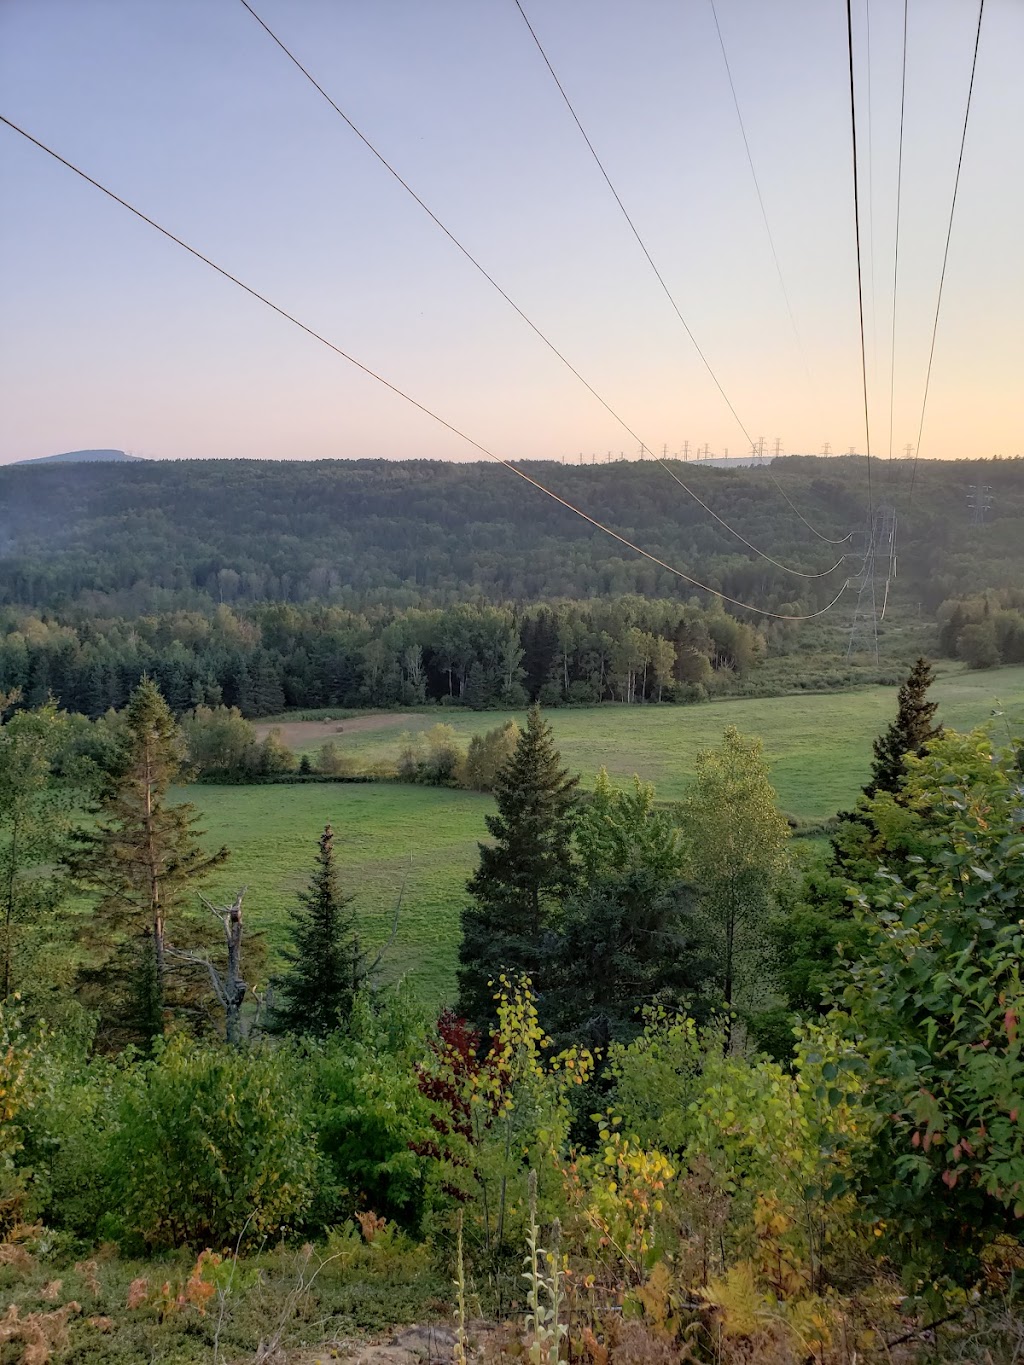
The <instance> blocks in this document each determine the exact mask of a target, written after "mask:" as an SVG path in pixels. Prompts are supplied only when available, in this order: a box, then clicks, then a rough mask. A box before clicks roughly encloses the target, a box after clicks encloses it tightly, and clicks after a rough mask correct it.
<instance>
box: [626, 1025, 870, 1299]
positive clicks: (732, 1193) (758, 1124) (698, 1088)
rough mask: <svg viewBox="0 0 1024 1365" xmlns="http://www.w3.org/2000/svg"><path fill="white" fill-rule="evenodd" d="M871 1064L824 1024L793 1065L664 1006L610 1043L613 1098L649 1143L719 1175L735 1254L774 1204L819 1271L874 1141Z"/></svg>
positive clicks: (750, 1242)
mask: <svg viewBox="0 0 1024 1365" xmlns="http://www.w3.org/2000/svg"><path fill="white" fill-rule="evenodd" d="M860 1070H861V1068H860V1067H859V1064H858V1060H857V1058H856V1057H855V1056H854V1055H853V1050H852V1049H851V1048H850V1047H849V1046H848V1045H844V1044H843V1043H842V1042H841V1041H840V1040H839V1039H838V1038H837V1037H836V1036H835V1035H834V1034H833V1033H831V1032H830V1031H828V1030H825V1029H823V1028H821V1027H813V1028H809V1029H807V1030H805V1032H804V1035H803V1037H802V1039H801V1042H800V1045H799V1046H798V1049H797V1053H796V1058H795V1064H794V1067H793V1068H792V1069H791V1070H790V1069H787V1068H784V1067H782V1066H780V1065H779V1064H778V1063H776V1062H774V1061H772V1060H770V1059H769V1058H766V1057H763V1056H743V1055H742V1054H739V1053H737V1052H735V1051H733V1050H731V1049H730V1046H729V1042H728V1031H727V1030H726V1029H725V1028H724V1027H723V1026H722V1025H721V1024H716V1025H712V1026H709V1027H707V1028H704V1029H701V1028H698V1026H697V1025H696V1024H695V1022H694V1021H693V1020H692V1019H690V1018H687V1017H686V1016H671V1015H666V1014H664V1013H663V1012H653V1013H649V1015H648V1018H647V1025H646V1027H645V1029H644V1032H643V1034H641V1036H640V1037H639V1038H637V1039H636V1040H635V1041H634V1042H633V1043H631V1044H630V1045H629V1046H628V1047H622V1046H619V1045H616V1046H613V1047H612V1049H611V1071H612V1074H613V1076H614V1078H615V1088H614V1091H613V1093H612V1104H613V1109H614V1113H615V1114H616V1116H617V1117H618V1118H619V1119H620V1120H621V1123H622V1126H623V1131H624V1132H625V1133H628V1134H630V1135H633V1136H635V1138H636V1140H638V1141H639V1143H640V1144H641V1145H642V1146H644V1147H646V1148H655V1149H660V1150H662V1151H667V1152H670V1153H673V1154H674V1155H675V1156H676V1157H677V1158H678V1160H679V1161H680V1162H681V1163H682V1164H683V1166H684V1167H686V1168H688V1169H689V1170H690V1171H691V1172H698V1171H701V1172H704V1173H705V1176H709V1177H710V1178H711V1180H712V1181H713V1184H714V1187H715V1189H716V1190H717V1191H718V1192H719V1193H720V1194H721V1195H723V1196H724V1197H725V1198H726V1200H727V1205H726V1207H727V1213H726V1219H725V1223H724V1228H725V1231H726V1232H727V1234H728V1235H729V1236H730V1237H731V1238H732V1239H733V1244H734V1254H736V1255H749V1254H751V1253H752V1252H753V1250H754V1248H755V1246H756V1243H757V1239H758V1235H759V1232H758V1229H759V1222H760V1220H761V1219H762V1218H764V1217H765V1216H766V1215H767V1213H768V1212H769V1209H770V1210H772V1211H773V1212H774V1213H775V1214H777V1215H778V1216H780V1217H781V1218H782V1220H783V1222H784V1224H785V1228H786V1230H787V1232H788V1233H789V1234H790V1237H791V1240H792V1242H793V1244H794V1247H795V1249H796V1250H797V1251H798V1254H799V1257H800V1260H801V1264H802V1265H803V1266H804V1268H805V1272H806V1273H807V1274H808V1275H809V1276H810V1277H811V1278H812V1279H814V1278H816V1276H817V1267H818V1266H819V1264H820V1262H821V1259H822V1257H823V1255H824V1249H825V1244H826V1242H827V1241H828V1240H829V1239H830V1238H831V1237H832V1236H833V1235H835V1234H837V1233H838V1231H839V1228H838V1225H837V1224H836V1221H835V1220H836V1219H837V1218H839V1217H840V1215H841V1214H845V1213H848V1211H849V1207H848V1205H847V1206H845V1207H844V1209H840V1208H839V1207H838V1205H836V1201H837V1200H839V1198H840V1196H842V1195H845V1193H846V1191H847V1190H848V1188H849V1186H850V1179H851V1175H852V1172H853V1170H854V1169H855V1165H856V1163H857V1161H858V1160H859V1159H860V1154H861V1153H862V1151H863V1149H864V1145H865V1142H866V1136H865V1135H866V1132H867V1125H866V1124H864V1123H863V1122H860V1126H858V1115H859V1112H860V1111H859V1100H860V1095H861V1093H862V1090H863V1080H862V1078H861V1075H860Z"/></svg>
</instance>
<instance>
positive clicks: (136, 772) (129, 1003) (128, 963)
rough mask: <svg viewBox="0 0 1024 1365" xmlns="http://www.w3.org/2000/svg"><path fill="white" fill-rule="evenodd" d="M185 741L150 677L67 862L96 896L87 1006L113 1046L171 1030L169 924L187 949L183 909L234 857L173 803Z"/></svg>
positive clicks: (86, 971) (87, 940) (87, 937)
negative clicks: (213, 846) (209, 841)
mask: <svg viewBox="0 0 1024 1365" xmlns="http://www.w3.org/2000/svg"><path fill="white" fill-rule="evenodd" d="M183 764H184V744H183V741H182V737H181V734H180V732H179V730H178V727H177V726H176V725H175V723H174V717H173V716H172V715H171V712H170V710H169V708H168V706H167V703H166V702H165V701H164V699H163V697H162V696H161V695H160V691H159V689H158V688H157V686H156V684H155V683H153V682H152V681H151V680H150V679H148V678H145V679H143V681H142V682H141V683H140V684H139V686H138V687H137V688H136V690H135V692H134V693H133V694H132V697H131V700H130V702H129V703H128V708H127V711H126V712H125V716H124V728H123V731H122V733H121V736H120V738H119V741H118V749H117V754H116V758H115V761H114V764H113V767H112V770H111V773H110V775H109V776H108V777H107V778H106V780H105V782H104V786H103V788H102V790H101V792H100V796H99V799H98V801H97V804H96V806H95V807H94V810H93V813H94V814H95V815H96V817H97V819H96V822H95V824H94V825H92V826H89V827H84V828H80V829H78V830H76V831H75V833H74V847H73V849H72V851H71V852H70V853H69V855H68V857H67V864H68V866H69V868H70V871H71V874H72V876H73V877H74V878H75V880H76V881H77V882H78V883H79V884H80V885H81V886H83V887H85V888H86V889H87V890H89V891H92V892H94V893H96V895H97V896H98V900H97V903H96V907H95V910H94V911H93V914H92V915H91V916H90V917H89V919H88V920H87V921H86V922H85V925H84V928H83V931H82V934H81V938H82V940H83V946H84V947H85V949H86V957H87V965H86V966H85V967H84V968H83V970H82V973H81V981H80V984H81V993H82V995H83V998H84V1000H85V1002H86V1003H87V1004H88V1005H90V1006H91V1007H93V1008H95V1009H97V1010H98V1012H99V1015H100V1028H101V1033H102V1034H103V1035H104V1036H105V1037H106V1038H107V1041H109V1042H112V1043H115V1044H116V1043H124V1042H135V1043H141V1044H142V1045H143V1046H147V1045H148V1044H150V1043H151V1042H152V1040H153V1039H154V1038H155V1037H157V1035H159V1034H161V1033H162V1032H163V1031H164V1026H165V1021H166V1014H167V1012H168V1010H169V1009H170V1008H171V1007H173V1005H175V1004H176V1003H178V1002H177V1001H175V1000H173V999H171V998H170V995H169V987H170V982H169V979H168V961H167V946H168V927H169V924H170V923H171V921H172V920H177V927H176V931H175V940H176V941H177V942H178V943H179V944H181V943H182V942H185V943H187V942H188V939H189V936H190V926H189V925H188V922H187V920H186V919H185V917H184V916H182V915H181V910H182V904H183V902H184V901H185V899H186V897H188V896H189V893H191V892H192V890H193V889H194V888H195V887H196V885H197V884H198V883H199V882H200V881H201V880H202V878H203V877H204V876H205V875H206V873H208V872H209V871H211V869H213V868H215V867H217V866H218V865H219V864H220V863H222V862H223V861H224V859H225V858H226V857H227V856H228V850H227V849H226V848H221V849H219V850H218V851H217V852H215V853H208V852H207V851H206V850H205V849H204V848H203V847H202V846H201V844H200V831H198V830H197V829H196V820H197V815H196V811H195V807H194V806H191V805H188V804H186V803H184V802H182V803H177V802H175V803H173V804H172V803H171V802H169V801H168V799H167V796H168V791H169V789H170V787H171V786H172V785H173V783H174V782H176V781H177V780H178V779H179V778H180V777H181V774H182V768H183Z"/></svg>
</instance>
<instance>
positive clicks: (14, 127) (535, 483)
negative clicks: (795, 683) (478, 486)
mask: <svg viewBox="0 0 1024 1365" xmlns="http://www.w3.org/2000/svg"><path fill="white" fill-rule="evenodd" d="M0 123H3V124H5V125H6V126H7V127H8V128H10V129H11V131H12V132H15V133H17V134H19V136H21V137H23V138H24V139H25V140H26V141H27V142H30V143H32V144H33V146H35V147H37V148H38V149H39V150H40V151H41V152H45V153H46V155H47V156H49V157H52V159H53V160H54V161H57V162H59V163H60V164H61V165H62V166H64V167H66V168H67V169H68V170H69V171H73V172H74V174H75V175H77V176H79V177H80V178H81V179H82V180H84V181H86V182H87V183H88V184H90V185H92V186H93V188H94V189H97V190H99V191H100V193H101V194H104V195H106V196H107V198H108V199H111V200H113V201H114V203H115V204H119V205H120V206H121V208H123V209H127V211H128V212H129V213H131V214H133V215H134V216H135V217H136V218H138V219H140V220H141V221H142V222H143V223H146V224H147V226H149V227H151V228H153V229H154V230H155V231H157V232H159V233H160V234H161V236H163V237H166V238H167V239H168V240H169V241H171V242H173V243H174V244H175V245H176V246H179V247H181V248H182V249H183V250H184V251H187V252H188V253H189V255H190V256H194V257H195V258H196V260H199V261H202V263H203V264H204V265H206V266H209V267H210V269H211V270H214V271H216V273H217V274H218V275H221V276H222V277H223V278H224V279H226V280H228V281H229V283H231V284H233V285H236V286H237V287H238V288H239V289H241V290H243V291H244V292H245V293H246V294H248V295H250V297H252V298H254V299H256V300H257V302H259V303H262V304H264V305H265V306H266V307H267V308H269V309H271V311H272V312H274V313H276V314H277V315H278V316H279V317H282V318H284V319H285V321H286V322H290V323H291V324H292V325H293V326H294V327H297V328H298V329H299V330H300V331H302V332H305V333H306V335H307V336H309V337H312V338H313V340H314V341H318V342H319V343H320V344H321V345H322V346H326V347H327V349H328V350H330V351H333V352H334V353H335V355H338V356H340V357H341V359H342V360H346V361H348V363H349V364H350V365H353V366H354V367H355V368H356V369H357V370H361V371H362V373H363V374H365V375H367V376H368V377H369V378H370V379H373V380H376V382H377V383H378V384H381V385H382V386H383V387H384V388H386V389H389V390H390V391H391V392H392V393H393V394H395V395H396V396H397V397H399V398H401V399H403V400H404V401H405V402H406V403H408V404H410V406H412V407H414V408H416V409H417V411H419V412H422V413H423V414H424V415H425V416H427V417H429V418H430V419H431V420H432V421H434V422H437V423H438V425H439V426H442V427H444V428H445V430H446V431H450V432H451V433H452V434H453V435H454V436H457V437H458V438H459V439H460V440H462V441H465V442H466V443H467V444H468V445H470V446H472V447H473V449H474V450H479V451H480V453H481V454H483V455H486V456H487V458H488V459H490V460H493V461H494V462H495V463H496V464H500V465H501V466H502V467H503V468H504V469H507V470H508V471H509V473H511V474H515V475H516V476H517V477H518V478H520V479H523V480H524V481H525V482H526V483H528V484H530V485H531V486H532V487H534V488H536V489H537V491H538V492H540V493H543V494H545V495H546V496H547V497H549V498H551V499H552V500H553V501H554V502H557V503H558V504H559V505H560V506H562V507H564V508H566V510H567V511H570V512H572V513H573V514H574V515H575V516H578V517H580V518H582V520H584V521H585V522H587V523H588V524H589V525H591V526H593V527H594V528H595V530H598V531H601V532H603V534H605V535H607V536H610V537H611V538H612V539H613V540H616V541H618V543H619V544H620V545H624V546H625V547H626V548H627V549H629V550H632V551H633V552H634V553H635V554H638V555H640V556H641V557H642V558H644V559H646V560H649V561H650V562H651V563H652V564H656V565H658V567H659V568H662V569H665V570H666V571H667V572H668V573H671V574H674V575H675V576H676V577H677V578H680V579H682V580H683V581H684V582H686V583H689V584H691V585H692V586H693V587H695V588H699V589H700V590H701V591H702V592H707V593H710V594H711V595H712V596H713V597H717V598H718V599H719V600H720V601H722V602H728V603H729V604H730V606H734V607H740V608H741V609H742V610H744V611H752V612H755V613H757V614H758V615H761V616H766V617H769V618H771V619H772V620H776V621H810V620H813V619H814V618H816V617H818V616H824V615H825V613H826V612H828V611H830V610H831V609H832V608H833V607H834V606H835V605H836V603H837V602H838V601H839V599H840V597H842V595H843V593H844V592H845V591H846V588H847V587H848V585H849V579H847V580H846V582H845V583H844V584H843V586H842V587H841V588H840V589H839V592H838V593H836V595H835V597H834V598H833V599H832V601H831V602H829V604H828V605H827V606H825V607H822V608H821V609H820V610H818V611H814V612H807V613H804V614H789V613H786V612H777V611H770V610H768V609H767V608H766V607H758V606H755V605H753V604H752V603H750V602H743V601H741V600H740V599H739V598H736V597H730V596H729V595H728V594H727V593H723V592H721V591H719V589H718V588H713V587H711V586H710V585H709V584H707V583H702V582H701V581H700V580H699V579H697V578H693V577H692V576H691V575H690V574H687V573H684V572H683V570H682V569H678V568H676V567H675V566H674V565H672V564H668V563H666V562H665V561H664V560H663V559H659V558H658V556H657V555H653V554H651V553H650V552H649V551H648V550H644V549H642V548H641V547H640V546H639V545H636V544H634V543H633V541H631V540H628V539H627V538H626V537H625V536H623V535H621V534H620V533H619V532H618V531H615V530H613V529H612V528H611V527H610V526H606V525H605V524H604V523H603V522H601V521H598V520H597V519H596V518H595V517H592V516H590V514H589V513H587V512H584V511H583V510H582V508H579V507H577V506H576V505H575V504H574V503H571V502H570V501H569V500H568V499H567V498H563V497H562V496H561V495H560V494H558V493H555V492H554V491H553V490H552V489H550V488H547V487H545V485H544V484H542V483H541V482H540V481H539V480H538V479H534V478H533V477H532V476H531V475H529V474H527V473H525V472H524V471H523V470H521V469H517V468H516V466H515V465H514V464H512V463H511V462H510V461H509V460H506V459H504V458H502V456H500V455H496V454H495V453H494V452H493V451H492V450H489V449H488V448H487V447H486V446H484V445H482V444H481V443H480V442H479V441H477V440H474V438H473V437H471V436H468V435H467V434H466V433H465V432H464V431H461V430H460V429H459V428H458V427H456V426H454V425H453V424H452V423H451V422H449V421H447V420H446V419H445V418H443V417H441V416H440V415H439V414H438V413H436V412H434V411H433V410H432V409H431V408H428V407H427V406H426V404H424V403H421V402H420V401H419V400H418V399H416V398H413V397H412V396H411V395H410V394H408V393H406V392H405V391H404V390H403V389H400V388H399V387H398V385H397V384H393V383H392V382H391V381H390V380H389V379H385V378H384V377H383V375H380V374H378V373H377V372H376V371H375V370H372V369H371V368H370V367H369V366H368V365H364V364H363V363H362V361H360V360H357V359H356V358H355V357H354V356H352V355H350V354H349V353H348V351H345V350H343V349H342V347H340V346H338V345H336V344H335V343H334V342H333V341H329V340H328V339H327V337H325V336H322V335H321V334H320V333H319V332H317V331H315V330H314V329H313V328H312V327H309V326H308V325H307V324H306V323H304V322H301V321H300V320H299V319H298V318H297V317H295V316H294V315H293V314H292V313H289V312H288V311H287V310H286V309H284V308H282V307H281V306H280V305H279V304H276V303H274V302H273V301H272V300H271V299H268V298H267V297H266V295H264V294H261V293H259V291H258V290H256V289H254V288H253V287H252V286H251V285H248V284H246V283H245V282H244V281H243V280H240V279H239V278H238V276H237V275H232V274H231V272H230V271H229V270H226V269H225V268H224V267H223V266H221V265H218V264H217V262H216V261H213V260H211V259H210V257H209V256H205V255H204V254H203V253H202V252H201V251H199V250H197V249H196V247H194V246H190V245H189V243H188V242H186V241H184V240H183V238H181V237H178V236H177V235H176V234H175V233H173V232H171V231H170V230H169V229H168V228H165V227H162V226H161V225H160V224H159V223H158V222H156V221H155V219H153V218H150V217H149V216H148V215H147V214H145V213H143V212H142V210H141V209H137V208H136V207H135V206H134V205H133V204H130V203H129V202H128V200H127V199H123V198H122V197H121V196H120V195H119V194H116V193H115V192H114V191H113V190H111V189H108V188H107V187H106V185H103V184H101V183H100V182H99V181H98V180H95V179H94V178H93V177H92V176H91V175H89V174H88V172H86V171H83V170H82V169H81V167H79V166H76V165H75V164H74V162H72V161H69V160H68V159H67V158H66V157H63V156H61V155H60V153H59V152H56V151H54V150H53V148H52V147H48V146H47V145H46V143H45V142H41V141H40V140H39V138H37V137H33V135H32V134H31V133H29V132H27V131H26V130H25V129H24V128H22V127H20V126H19V125H18V124H17V123H15V122H14V121H13V120H12V119H9V118H6V117H5V116H4V115H3V114H0Z"/></svg>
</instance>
